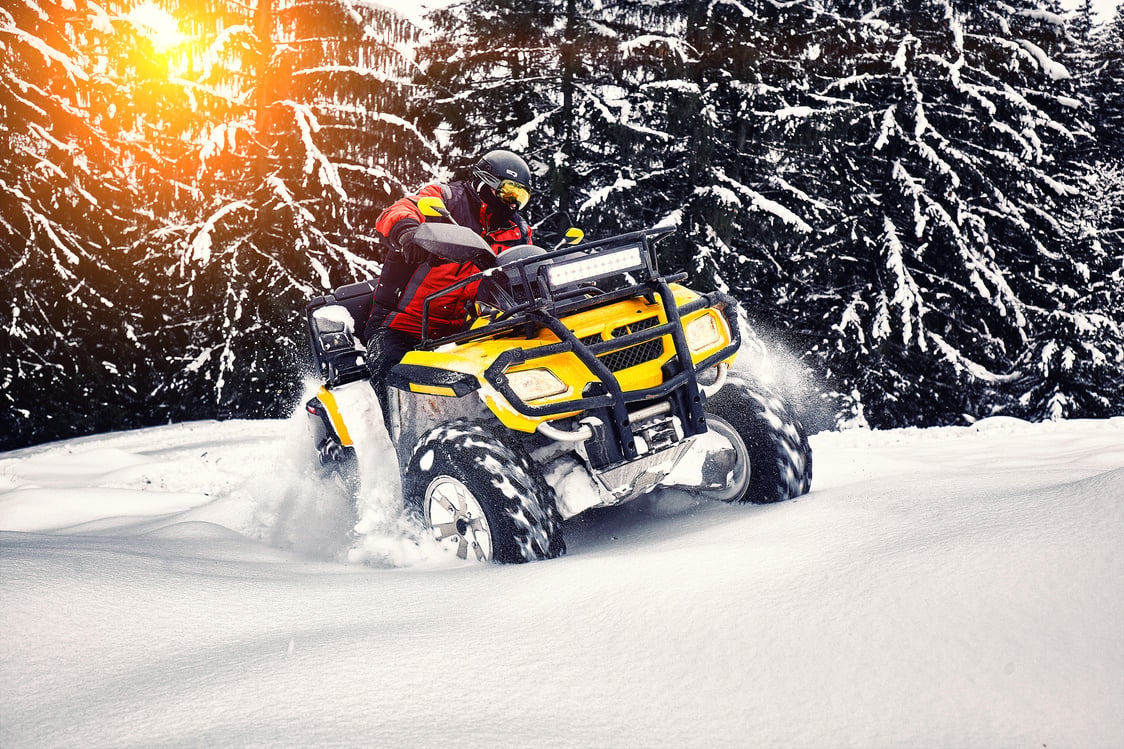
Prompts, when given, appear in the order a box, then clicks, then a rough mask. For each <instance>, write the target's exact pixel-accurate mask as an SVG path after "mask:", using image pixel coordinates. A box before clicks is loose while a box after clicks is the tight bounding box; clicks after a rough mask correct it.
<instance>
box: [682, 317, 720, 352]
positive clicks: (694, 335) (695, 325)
mask: <svg viewBox="0 0 1124 749" xmlns="http://www.w3.org/2000/svg"><path fill="white" fill-rule="evenodd" d="M683 333H684V335H686V337H687V348H689V349H690V350H691V353H692V354H698V353H701V352H703V351H706V350H707V349H712V348H714V347H716V346H718V345H719V344H721V343H724V342H725V341H724V337H723V335H722V331H721V330H719V328H718V321H717V320H715V318H714V315H710V314H706V315H703V316H702V317H697V318H695V319H694V320H691V322H689V323H687V324H686V325H684V326H683Z"/></svg>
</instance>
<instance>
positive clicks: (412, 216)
mask: <svg viewBox="0 0 1124 749" xmlns="http://www.w3.org/2000/svg"><path fill="white" fill-rule="evenodd" d="M424 197H437V198H440V197H441V186H440V185H426V186H425V187H423V188H422V189H421V190H419V191H418V193H417V194H416V195H411V196H410V197H407V198H402V199H401V200H397V201H395V202H394V203H391V204H390V206H389V207H388V208H387V209H386V210H385V211H383V212H382V213H381V214H380V215H379V217H378V220H377V221H375V231H376V232H378V233H379V234H380V235H382V236H383V237H385V238H386V239H387V240H388V241H389V242H390V246H391V247H392V248H393V249H396V250H397V249H400V248H399V246H398V233H399V232H400V231H401V230H403V229H405V228H407V227H408V226H418V225H420V224H422V223H423V222H424V221H425V216H423V215H422V212H421V211H420V210H418V199H419V198H424ZM403 222H404V223H403ZM400 223H401V224H402V225H400Z"/></svg>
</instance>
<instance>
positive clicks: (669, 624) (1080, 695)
mask: <svg viewBox="0 0 1124 749" xmlns="http://www.w3.org/2000/svg"><path fill="white" fill-rule="evenodd" d="M301 419H303V415H299V418H294V419H293V420H283V421H228V422H221V423H220V422H197V423H186V424H174V425H169V426H165V427H160V428H154V429H145V430H138V431H134V432H121V433H114V434H107V435H101V436H96V437H88V438H83V439H77V440H71V441H66V442H59V443H53V444H49V445H42V446H38V447H33V448H27V449H24V450H18V451H14V452H9V453H3V454H0V531H2V532H0V601H2V602H3V605H2V606H0V715H2V716H3V718H2V720H0V746H5V747H21V746H53V747H69V746H168V745H175V746H188V745H191V746H194V745H207V746H247V745H267V746H356V745H377V746H403V747H405V746H409V747H429V746H448V745H454V746H487V745H495V746H550V747H590V746H597V747H652V746H669V747H670V746H674V747H735V746H736V747H744V746H776V747H812V746H880V747H881V746H887V747H888V746H934V747H937V746H962V747H996V746H1042V745H1046V746H1050V747H1065V746H1070V747H1119V746H1122V745H1124V709H1122V707H1124V628H1122V627H1121V624H1122V623H1124V585H1122V582H1124V419H1120V418H1117V419H1112V420H1105V421H1069V422H1066V421H1062V422H1051V423H1042V424H1029V423H1025V422H1021V421H1016V420H1013V419H1004V418H995V419H988V420H984V421H981V422H979V423H977V424H975V425H973V426H971V427H962V428H939V429H904V430H895V431H885V432H872V431H869V430H863V429H855V430H849V431H844V432H831V433H822V434H819V435H815V436H814V437H813V438H812V445H813V449H814V451H815V463H816V477H815V480H814V482H813V490H812V493H811V494H809V495H807V496H805V497H802V498H800V499H799V500H796V501H790V502H785V503H781V504H777V505H769V506H750V507H742V506H727V505H722V504H717V503H713V504H711V503H701V504H700V503H696V502H694V501H689V500H687V499H685V498H683V497H680V496H675V495H663V496H659V497H655V496H651V495H649V497H647V498H645V499H641V500H638V501H637V502H636V503H633V504H630V505H626V506H623V507H620V508H615V509H613V510H603V511H595V514H592V515H590V516H588V517H584V516H583V517H582V518H577V519H574V520H571V521H568V522H567V524H566V526H565V532H566V534H567V540H568V545H569V554H568V555H567V556H565V557H563V558H561V559H559V560H554V561H550V562H540V563H535V564H528V565H520V566H511V567H501V566H462V565H459V564H454V563H453V562H452V561H451V560H446V558H444V557H439V556H436V555H435V554H433V553H429V551H427V550H423V549H419V548H417V547H416V546H415V547H414V551H413V553H412V554H409V553H407V554H403V556H402V557H400V558H399V563H398V564H397V565H391V564H390V562H393V561H394V558H393V556H391V557H385V556H384V557H382V558H381V560H379V561H372V558H371V557H370V556H367V557H364V558H365V559H366V560H367V561H366V563H365V564H358V563H355V562H354V561H348V560H349V555H350V554H351V553H352V552H353V551H354V550H355V549H357V548H367V547H366V545H365V544H366V543H367V542H368V541H370V539H369V538H362V537H357V536H356V535H353V532H352V531H351V529H352V527H353V526H354V524H355V517H354V516H353V515H352V513H351V511H350V510H349V509H348V505H347V502H346V500H345V499H344V498H343V496H342V494H341V493H340V492H339V491H335V490H333V489H332V488H331V485H325V484H323V483H321V482H319V481H317V480H316V478H315V477H314V475H313V470H312V464H311V460H310V456H309V455H308V447H307V446H306V445H305V435H304V426H303V424H302V422H301ZM380 449H382V450H385V451H387V456H386V461H387V462H389V464H390V465H393V460H392V458H391V457H390V448H389V445H384V446H383V447H381V448H380ZM377 457H378V456H377V455H367V456H365V458H364V461H365V462H364V465H365V466H369V465H374V466H376V468H375V469H374V470H375V471H376V472H377V471H378V468H377V466H378V465H380V463H379V461H378V460H377ZM372 459H374V460H372ZM387 462H384V463H382V464H381V465H383V466H384V470H393V469H388V468H386V465H387ZM390 478H391V477H390V476H384V477H381V479H390ZM372 483H375V484H377V485H379V486H380V487H383V485H384V484H386V483H395V482H394V481H389V482H387V481H383V480H379V481H375V482H372ZM380 491H383V493H384V494H385V495H386V496H392V495H393V492H388V491H386V490H385V488H384V487H383V488H380ZM386 527H389V526H386ZM387 548H391V547H387ZM351 558H354V557H351Z"/></svg>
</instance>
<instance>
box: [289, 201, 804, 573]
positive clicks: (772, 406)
mask: <svg viewBox="0 0 1124 749" xmlns="http://www.w3.org/2000/svg"><path fill="white" fill-rule="evenodd" d="M423 210H424V211H425V212H426V213H427V215H431V216H433V215H438V214H441V213H442V210H443V208H442V206H440V204H439V202H436V201H434V202H433V203H432V204H430V205H426V206H423ZM669 231H670V230H669V229H663V228H658V229H649V230H646V231H641V232H636V233H631V234H625V235H621V236H616V237H612V238H609V239H604V240H600V241H596V242H587V243H581V244H571V245H569V246H561V247H558V248H555V249H554V250H551V251H547V250H544V249H541V248H538V247H534V246H531V245H524V246H521V247H516V248H512V249H509V250H507V251H505V252H504V253H502V254H501V255H500V256H499V258H498V259H497V262H498V263H499V264H498V265H496V266H495V267H492V268H489V269H487V270H485V271H483V272H481V273H480V274H477V275H476V276H473V277H472V278H470V279H468V280H466V281H462V282H461V283H459V284H457V286H460V285H461V284H469V283H474V284H478V288H477V296H476V298H477V299H478V301H477V304H476V310H475V311H476V312H477V315H476V317H475V319H474V321H473V322H472V323H471V325H470V326H469V327H468V328H467V329H466V330H464V331H463V332H461V333H458V334H456V335H453V336H448V337H445V338H441V339H437V340H433V339H430V338H428V337H423V339H422V341H421V343H420V345H419V346H418V347H417V348H416V349H415V350H413V351H411V352H409V353H408V354H406V356H405V357H404V358H403V359H402V361H401V363H400V364H398V365H396V366H395V367H394V368H393V369H392V370H391V373H390V376H389V377H388V385H389V386H390V387H389V388H388V390H389V393H390V398H389V409H388V410H389V414H388V415H387V419H386V425H385V426H386V429H387V430H388V431H389V433H390V438H391V439H390V441H391V443H393V444H394V445H395V448H396V450H397V457H398V464H399V466H401V467H402V489H403V495H404V498H405V501H406V504H407V509H408V510H410V511H411V512H412V513H413V514H414V515H415V516H416V517H417V518H418V519H419V520H420V521H421V522H422V523H423V524H424V526H426V527H427V528H429V529H431V530H432V533H433V534H434V535H435V537H436V538H437V539H438V540H439V542H440V543H441V544H442V545H444V546H446V547H447V548H448V549H449V550H450V551H452V552H454V553H456V554H457V555H458V556H460V557H461V558H469V559H473V560H479V561H493V562H501V563H514V562H525V561H530V560H536V559H549V558H553V557H557V556H559V555H561V554H563V553H564V552H565V548H566V546H565V542H564V541H563V521H564V520H567V519H569V518H571V517H574V516H576V515H578V514H579V513H581V512H584V511H586V510H588V509H590V508H592V507H606V506H612V505H617V504H621V503H623V502H626V501H629V500H631V499H634V498H636V497H638V496H640V495H642V494H645V493H646V492H649V491H652V490H653V489H656V488H658V487H676V488H678V489H681V490H686V491H687V492H690V493H692V494H695V495H699V496H705V497H713V498H716V499H718V500H722V501H727V502H752V503H767V502H776V501H779V500H784V499H788V498H790V497H795V496H799V495H802V494H804V493H806V492H807V491H808V489H809V485H810V483H811V473H812V455H811V449H810V447H809V445H808V438H807V435H806V433H805V430H804V428H803V426H802V425H801V424H800V422H799V420H798V419H797V418H796V416H795V415H794V413H793V411H792V409H791V408H790V407H789V406H788V405H787V404H786V403H784V402H783V400H781V399H780V398H778V397H777V396H775V395H773V394H770V393H769V392H768V391H767V390H766V389H765V388H763V387H761V386H760V385H759V384H757V383H755V382H753V381H751V380H749V379H746V378H744V377H739V376H737V375H734V374H733V373H731V371H730V364H731V362H732V361H733V360H734V358H735V356H736V355H737V354H738V350H739V347H740V346H741V333H740V330H739V325H738V321H737V315H736V312H737V307H736V303H735V302H734V300H733V299H732V298H730V297H729V296H727V295H725V294H722V293H718V292H714V293H709V294H699V293H696V292H694V291H692V290H690V289H688V288H686V287H684V286H682V285H680V283H679V282H680V281H682V280H684V279H685V277H686V274H678V275H671V276H665V275H661V273H660V271H659V268H658V265H657V260H656V254H655V252H654V249H653V242H654V241H655V240H656V239H658V238H659V237H661V236H662V235H664V234H666V233H668V232H669ZM415 241H416V242H418V243H419V244H421V245H422V246H423V247H424V248H425V249H427V250H429V251H430V252H432V253H434V254H436V255H440V256H442V257H445V258H448V259H454V260H460V259H464V258H468V257H478V256H480V254H483V253H489V248H488V247H487V245H486V244H485V243H484V241H483V240H482V239H481V238H480V237H479V236H478V235H476V234H475V233H474V232H473V231H472V230H470V229H468V228H465V227H461V226H456V225H452V224H448V223H439V222H438V221H437V220H433V221H428V220H427V221H426V222H425V223H423V224H422V226H421V227H420V228H419V229H418V231H417V234H416V235H415ZM374 287H375V281H366V282H362V283H357V284H350V285H347V286H343V287H340V288H338V289H335V290H334V291H333V292H332V293H331V294H328V295H325V296H320V297H317V298H315V299H313V300H311V302H310V303H309V305H308V307H307V310H306V313H307V321H308V328H309V336H310V342H311V347H312V353H313V357H314V360H315V364H316V368H317V371H318V373H319V375H320V376H321V378H322V380H323V385H322V387H321V388H320V390H319V392H318V394H317V395H316V396H315V397H313V398H312V399H311V400H309V401H308V403H307V405H306V410H307V412H308V414H309V416H310V424H311V428H312V433H313V438H314V440H315V444H316V448H317V451H318V454H319V460H320V462H321V464H322V465H324V466H325V467H327V468H334V469H336V471H337V473H338V474H339V475H341V476H346V477H349V478H348V481H349V483H351V484H352V485H353V486H354V482H355V471H356V468H355V465H356V454H355V449H354V444H353V442H352V437H351V434H352V433H353V432H355V431H356V430H355V429H354V428H353V429H351V430H349V429H348V420H349V415H348V414H346V413H342V412H341V408H340V406H339V404H338V400H337V398H336V397H335V396H336V395H337V394H338V393H339V392H340V390H341V389H343V388H354V387H362V388H370V387H371V386H370V384H369V383H368V381H367V379H368V377H369V373H368V371H367V367H366V365H365V363H364V356H365V350H364V347H363V344H362V342H361V341H359V340H357V337H356V335H355V332H354V331H355V330H361V329H362V327H363V324H364V323H365V321H366V319H367V316H368V315H369V313H370V309H371V304H372V297H373V293H374ZM450 288H453V287H450ZM437 296H439V294H435V295H433V296H431V297H430V298H429V299H427V300H426V306H425V308H424V309H425V313H424V314H423V320H426V316H427V315H428V311H429V305H430V303H431V302H432V301H433V300H434V299H436V298H437ZM424 327H426V325H425V323H424V322H423V328H424ZM351 418H354V417H351ZM368 418H369V416H368Z"/></svg>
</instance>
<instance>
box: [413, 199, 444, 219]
mask: <svg viewBox="0 0 1124 749" xmlns="http://www.w3.org/2000/svg"><path fill="white" fill-rule="evenodd" d="M418 210H419V211H421V214H422V215H423V216H426V217H428V218H449V209H448V208H446V207H445V201H443V200H441V198H434V197H430V196H426V197H424V198H418Z"/></svg>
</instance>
